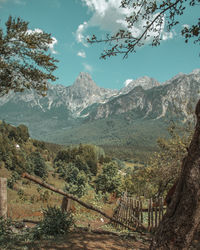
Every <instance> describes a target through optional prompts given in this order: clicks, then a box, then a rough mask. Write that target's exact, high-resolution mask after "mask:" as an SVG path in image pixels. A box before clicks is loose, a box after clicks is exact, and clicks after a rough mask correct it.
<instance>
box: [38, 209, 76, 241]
mask: <svg viewBox="0 0 200 250" xmlns="http://www.w3.org/2000/svg"><path fill="white" fill-rule="evenodd" d="M43 214H44V218H43V220H42V221H41V222H40V223H39V225H37V226H36V228H35V229H34V238H36V239H40V238H42V236H45V235H52V236H56V235H60V234H66V233H68V232H69V229H70V227H71V226H72V225H73V217H72V214H71V213H70V214H69V213H65V212H62V211H61V209H60V208H57V207H48V208H47V209H44V210H43Z"/></svg>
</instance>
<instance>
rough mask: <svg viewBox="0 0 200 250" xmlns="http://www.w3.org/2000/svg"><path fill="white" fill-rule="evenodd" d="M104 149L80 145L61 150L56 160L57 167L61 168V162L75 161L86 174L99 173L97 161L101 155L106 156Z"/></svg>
mask: <svg viewBox="0 0 200 250" xmlns="http://www.w3.org/2000/svg"><path fill="white" fill-rule="evenodd" d="M104 155H105V153H104V151H103V150H102V149H101V148H99V147H97V146H93V145H82V144H80V145H79V146H78V147H69V148H67V149H65V150H60V151H59V152H58V153H57V155H56V158H55V160H54V163H55V167H57V168H59V169H60V166H59V164H60V163H59V162H60V161H61V162H64V163H66V164H68V163H73V164H74V165H75V166H76V167H77V168H78V169H79V170H83V171H84V172H85V173H86V174H91V175H96V174H97V163H98V160H99V158H100V157H102V156H103V157H104Z"/></svg>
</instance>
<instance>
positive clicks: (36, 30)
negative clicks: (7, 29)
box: [26, 28, 43, 35]
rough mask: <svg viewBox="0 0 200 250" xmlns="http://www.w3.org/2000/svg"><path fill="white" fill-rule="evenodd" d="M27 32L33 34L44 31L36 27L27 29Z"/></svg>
mask: <svg viewBox="0 0 200 250" xmlns="http://www.w3.org/2000/svg"><path fill="white" fill-rule="evenodd" d="M26 33H27V34H28V35H29V34H32V33H43V31H42V30H41V29H38V28H36V29H34V30H27V32H26Z"/></svg>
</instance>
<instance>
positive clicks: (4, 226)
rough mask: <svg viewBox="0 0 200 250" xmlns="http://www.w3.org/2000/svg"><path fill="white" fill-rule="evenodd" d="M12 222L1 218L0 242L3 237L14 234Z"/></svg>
mask: <svg viewBox="0 0 200 250" xmlns="http://www.w3.org/2000/svg"><path fill="white" fill-rule="evenodd" d="M11 224H12V223H11V220H9V219H5V218H4V217H0V240H1V238H2V237H3V236H8V235H10V234H11V233H12V230H11Z"/></svg>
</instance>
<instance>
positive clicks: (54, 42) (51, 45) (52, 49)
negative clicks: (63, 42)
mask: <svg viewBox="0 0 200 250" xmlns="http://www.w3.org/2000/svg"><path fill="white" fill-rule="evenodd" d="M52 40H53V41H52V43H51V44H49V49H50V50H51V53H52V54H58V52H57V51H56V50H55V49H54V46H55V45H56V44H57V43H58V40H57V39H56V38H55V37H52Z"/></svg>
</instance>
